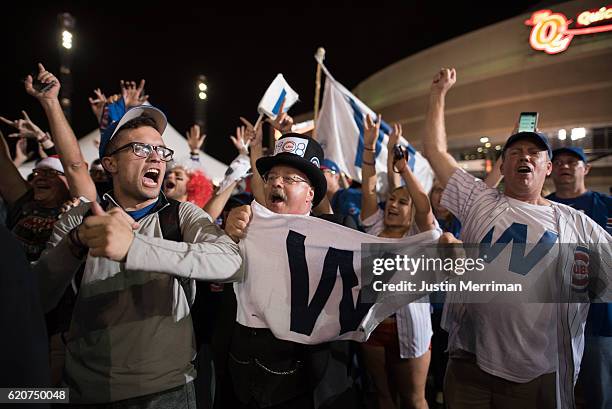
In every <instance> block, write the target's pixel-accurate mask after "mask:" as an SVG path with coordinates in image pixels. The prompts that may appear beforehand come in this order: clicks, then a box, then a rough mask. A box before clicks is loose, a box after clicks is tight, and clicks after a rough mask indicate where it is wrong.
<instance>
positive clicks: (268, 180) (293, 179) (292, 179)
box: [262, 173, 310, 185]
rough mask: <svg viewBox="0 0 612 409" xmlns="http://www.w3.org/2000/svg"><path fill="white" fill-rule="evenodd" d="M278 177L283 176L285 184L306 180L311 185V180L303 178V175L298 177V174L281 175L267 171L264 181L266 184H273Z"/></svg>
mask: <svg viewBox="0 0 612 409" xmlns="http://www.w3.org/2000/svg"><path fill="white" fill-rule="evenodd" d="M278 178H281V179H282V180H283V184H284V185H293V184H296V183H300V182H304V183H306V184H308V185H310V182H309V181H307V180H306V179H302V178H301V177H298V176H281V175H275V174H270V173H266V174H265V175H263V177H262V179H263V181H264V183H266V184H273V183H274V182H276V180H277V179H278Z"/></svg>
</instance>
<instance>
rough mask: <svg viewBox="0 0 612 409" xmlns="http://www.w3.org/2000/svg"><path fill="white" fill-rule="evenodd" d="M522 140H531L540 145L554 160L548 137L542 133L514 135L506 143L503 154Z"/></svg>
mask: <svg viewBox="0 0 612 409" xmlns="http://www.w3.org/2000/svg"><path fill="white" fill-rule="evenodd" d="M522 139H531V140H532V141H534V142H535V143H536V144H538V145H539V146H540V147H541V148H542V149H543V150H545V151H546V152H548V158H549V159H552V156H553V154H552V149H551V148H550V144H549V143H548V138H547V137H546V135H544V134H542V133H540V132H519V133H515V134H514V135H512V136H511V137H509V138H508V140H507V141H506V144H505V145H504V150H503V152H505V151H506V150H507V149H508V148H509V147H510V145H512V144H513V143H515V142H518V141H520V140H522Z"/></svg>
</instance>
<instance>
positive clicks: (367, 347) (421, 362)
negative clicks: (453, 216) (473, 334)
mask: <svg viewBox="0 0 612 409" xmlns="http://www.w3.org/2000/svg"><path fill="white" fill-rule="evenodd" d="M380 123H381V117H380V115H379V116H378V120H377V121H376V123H374V122H373V121H372V119H371V118H370V117H369V116H366V118H365V121H364V151H363V162H362V163H363V165H362V168H361V171H362V183H363V185H362V189H363V196H362V208H361V220H362V223H363V226H364V228H365V231H366V232H367V233H370V234H374V235H377V236H379V237H388V238H402V237H407V236H411V235H414V234H417V233H420V232H424V231H427V230H432V229H436V228H438V226H437V223H436V221H435V218H434V215H433V213H432V210H431V205H430V203H429V197H428V196H427V193H426V192H425V191H424V190H423V187H422V186H421V184H420V183H419V182H418V180H417V179H416V177H415V175H414V174H413V173H412V172H411V170H410V168H409V167H408V165H407V160H406V159H407V152H406V150H405V149H403V148H401V147H399V146H398V149H400V151H398V155H397V157H396V158H395V160H394V162H393V166H392V170H393V172H395V173H398V174H399V175H401V177H402V178H403V180H404V182H405V184H406V185H405V186H402V187H396V188H395V189H392V190H390V193H389V197H388V198H387V202H386V206H385V210H384V211H383V210H381V209H380V208H379V207H378V203H377V199H376V169H375V160H376V159H375V152H376V140H377V138H378V131H379V128H380ZM394 130H395V132H401V131H400V130H399V129H398V127H395V129H394ZM399 153H401V154H402V155H401V157H400V155H399ZM389 155H393V151H390V152H389ZM423 301H424V302H415V303H412V304H408V305H407V306H405V307H402V308H401V309H400V310H398V311H397V312H396V313H395V314H394V315H393V316H391V317H389V318H386V319H385V320H384V321H383V322H382V323H380V325H379V326H378V327H377V328H376V329H375V330H374V332H373V333H372V335H371V336H370V338H369V339H368V341H367V342H366V343H364V344H363V345H362V350H363V356H364V361H365V366H366V369H367V370H368V372H369V373H370V375H371V378H372V380H373V382H374V385H375V388H376V393H377V399H378V406H379V408H381V409H386V408H395V407H396V395H397V394H399V396H400V398H401V401H402V405H401V407H407V408H419V409H422V408H427V407H428V406H427V401H426V400H425V383H426V380H427V370H428V368H429V362H430V359H431V353H430V350H429V347H430V340H431V335H432V329H431V317H430V311H429V302H427V299H425V300H423Z"/></svg>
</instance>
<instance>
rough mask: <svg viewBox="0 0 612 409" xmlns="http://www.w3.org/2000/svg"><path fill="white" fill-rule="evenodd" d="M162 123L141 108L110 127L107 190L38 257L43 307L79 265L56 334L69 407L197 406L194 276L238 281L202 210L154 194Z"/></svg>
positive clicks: (104, 151)
mask: <svg viewBox="0 0 612 409" xmlns="http://www.w3.org/2000/svg"><path fill="white" fill-rule="evenodd" d="M166 125H167V121H166V116H165V115H164V113H163V112H162V111H160V110H159V109H157V108H154V107H152V106H145V105H142V106H137V107H134V108H131V109H129V110H128V111H127V112H125V113H123V114H122V115H121V117H120V118H119V120H118V121H116V122H114V123H111V124H110V125H109V127H108V128H107V129H106V130H105V132H104V133H103V135H102V140H101V143H100V157H101V163H102V166H103V167H104V170H105V171H106V172H108V173H109V174H110V175H111V178H112V182H113V190H112V191H111V192H107V193H105V194H104V195H103V197H102V199H103V205H102V206H100V205H99V204H98V203H96V202H94V203H85V204H82V205H80V206H78V207H76V208H74V209H72V210H71V211H69V212H68V213H67V214H66V215H65V216H64V217H63V218H62V219H61V220H59V221H58V222H57V223H56V224H55V228H54V230H53V233H52V235H51V238H50V240H49V243H48V250H47V251H45V253H44V254H43V256H42V257H41V259H40V261H39V262H38V264H37V265H36V270H37V272H38V277H39V281H40V289H41V298H42V302H43V307H44V308H45V309H46V310H49V309H51V308H53V307H54V305H55V304H57V302H58V300H59V298H60V297H61V295H62V293H63V292H64V290H65V289H66V287H67V286H68V285H70V283H71V280H72V279H73V277H74V275H75V273H76V271H77V270H79V269H81V268H82V269H83V270H82V271H83V276H82V280H81V282H80V286H79V289H78V294H77V300H76V305H75V307H74V311H73V313H72V321H71V324H70V328H69V330H68V331H67V332H66V333H64V334H63V337H62V338H63V339H64V342H65V344H66V361H65V367H64V377H63V381H64V382H65V384H67V386H68V387H69V388H70V401H71V403H76V404H96V405H95V407H99V408H102V407H104V408H106V407H124V408H127V407H139V408H161V407H164V408H166V407H172V408H193V407H195V394H194V386H193V380H194V378H195V376H196V371H195V369H194V367H193V364H192V361H193V360H194V358H195V352H196V349H195V343H194V334H193V325H192V320H191V314H190V306H191V305H192V304H193V301H194V298H195V281H194V280H196V279H197V280H210V281H215V282H224V281H231V280H235V279H236V277H237V272H238V271H239V267H240V265H241V262H242V259H241V257H240V254H239V252H238V246H237V245H236V244H235V243H234V242H233V241H232V240H231V239H230V238H229V237H228V236H227V235H225V234H224V233H223V231H222V230H220V229H219V228H218V227H217V226H216V225H214V224H213V223H212V222H211V220H210V217H209V216H208V215H207V214H206V213H205V212H204V211H203V210H202V209H200V208H199V207H197V206H196V205H194V204H192V203H189V202H182V203H179V202H177V201H174V200H172V199H167V198H166V197H165V196H164V194H163V193H162V192H160V189H161V187H162V181H163V176H164V173H165V171H166V163H167V162H168V161H170V160H171V159H172V156H173V151H172V149H170V148H169V147H167V146H166V145H165V144H164V141H163V138H162V133H163V132H164V129H165V128H166Z"/></svg>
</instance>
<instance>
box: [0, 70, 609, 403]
mask: <svg viewBox="0 0 612 409" xmlns="http://www.w3.org/2000/svg"><path fill="white" fill-rule="evenodd" d="M455 82H456V72H455V70H454V69H446V68H445V69H441V70H440V71H439V72H438V73H436V74H435V76H434V79H433V81H432V82H431V91H430V96H429V105H428V110H427V116H426V119H425V121H426V127H425V132H424V134H423V136H422V146H423V154H424V156H425V158H426V159H427V160H428V161H429V163H430V165H431V167H432V169H433V171H434V174H435V178H436V181H435V183H434V185H433V188H432V189H431V191H429V192H428V191H426V190H425V189H424V187H423V185H422V183H421V182H420V181H419V180H418V178H417V177H416V176H415V174H414V173H413V172H412V170H411V168H410V166H408V162H409V156H410V155H411V154H410V152H409V151H408V150H407V149H406V148H405V147H402V146H401V144H400V143H399V141H400V138H401V137H402V127H401V125H400V124H394V125H393V126H392V132H391V134H390V135H389V138H388V147H387V150H388V152H390V154H389V157H388V160H387V175H386V178H387V185H388V189H386V191H387V193H385V194H381V192H380V191H379V190H378V188H377V186H378V184H377V181H378V180H379V179H380V178H379V177H378V176H377V172H376V167H375V160H376V155H377V152H376V143H377V140H378V138H379V134H380V129H379V128H380V125H381V123H382V118H381V117H380V116H378V118H372V117H370V116H367V115H366V117H365V118H364V129H363V155H362V165H361V172H362V175H361V176H362V178H361V181H360V183H358V182H357V181H352V180H350V178H348V177H347V175H346V174H344V173H343V172H342V169H340V168H339V166H338V165H337V164H336V163H335V162H334V161H333V160H332V159H330V158H328V157H326V156H325V152H324V150H323V148H322V147H321V145H320V144H319V143H318V142H317V141H316V139H313V138H312V137H311V136H309V135H307V134H300V133H294V132H292V125H293V120H292V118H291V117H290V116H289V115H288V114H287V113H284V112H283V108H282V106H281V108H280V111H279V112H280V113H279V114H278V115H277V116H276V117H275V118H269V119H267V120H266V121H267V123H268V124H269V126H271V127H272V128H274V129H276V130H278V131H279V132H280V133H282V136H281V137H280V138H279V139H278V140H277V141H276V144H275V146H272V147H270V149H269V150H270V154H269V155H265V154H264V152H265V149H264V143H263V130H262V125H261V124H259V123H258V124H257V126H255V125H253V124H252V123H250V122H249V121H247V120H246V119H244V118H240V126H238V127H237V128H236V132H235V135H232V137H231V141H232V143H233V145H234V146H235V148H236V149H237V151H238V156H237V158H236V160H235V161H234V162H233V163H232V165H230V168H229V169H228V172H227V174H226V180H225V181H224V182H223V183H221V185H220V186H214V185H213V183H212V182H211V180H210V178H209V177H208V176H207V174H206V168H205V167H203V166H202V165H201V163H200V160H199V157H200V153H201V148H202V145H203V142H204V138H205V135H203V134H202V133H201V130H200V128H199V127H198V126H197V125H194V126H193V127H191V128H190V129H189V131H188V132H187V139H186V142H185V143H187V144H188V146H189V149H190V152H191V154H190V156H189V157H188V158H177V157H175V155H174V150H173V147H172V146H167V145H166V144H165V143H164V140H163V137H162V135H163V133H164V130H165V128H166V126H167V119H166V116H165V114H164V113H163V112H162V111H161V110H159V109H157V108H155V107H154V106H152V105H151V104H149V103H148V98H149V97H148V95H144V91H143V89H144V81H142V82H141V83H140V84H136V83H135V82H124V81H122V82H121V83H120V87H121V93H120V94H116V95H112V96H110V97H108V98H107V97H106V96H105V95H104V93H103V92H102V91H101V90H99V89H97V90H95V91H94V93H95V98H90V100H89V103H90V105H91V108H92V112H93V114H94V115H95V117H96V120H97V121H98V123H99V126H100V142H99V158H98V159H96V160H95V161H94V162H93V163H90V164H88V163H87V162H86V161H85V159H84V156H83V153H82V152H81V148H80V146H79V143H78V140H77V138H76V136H75V134H74V132H73V131H72V129H71V127H70V125H69V123H68V121H67V120H66V118H65V116H64V114H63V111H62V107H61V105H60V103H59V101H58V94H59V90H60V87H61V84H60V82H59V80H58V78H57V77H56V76H55V75H53V74H52V73H50V72H49V71H47V70H46V69H45V67H44V66H43V65H39V72H38V75H37V77H36V78H32V77H31V76H28V77H27V79H26V81H25V92H27V93H28V94H30V95H31V96H32V97H34V98H36V99H37V100H38V101H39V103H40V105H41V107H42V108H43V110H44V112H45V114H46V118H47V121H48V128H49V131H48V132H45V131H43V130H42V128H41V127H39V126H37V125H36V124H34V123H33V122H32V120H31V119H30V118H29V116H28V115H27V113H25V112H23V118H21V119H17V120H11V119H6V118H4V117H0V119H1V120H2V121H3V122H4V123H5V124H6V125H8V126H10V127H12V128H14V132H13V133H11V134H9V135H8V137H9V138H17V139H18V142H17V144H16V147H15V154H14V155H11V154H10V150H9V145H8V144H7V140H6V139H5V138H4V136H2V135H0V144H2V146H0V173H1V174H2V178H0V195H1V198H2V207H1V209H2V213H1V215H2V219H3V223H2V227H1V228H0V232H2V235H3V246H2V251H3V252H4V254H3V259H4V260H8V261H9V262H7V263H6V268H2V278H1V282H2V283H3V285H2V287H3V290H2V299H3V301H2V303H1V306H2V309H3V311H4V312H5V313H6V314H3V315H6V316H7V318H6V321H7V322H6V323H3V326H5V325H10V326H11V328H14V329H15V330H13V331H11V332H12V335H11V336H10V339H5V340H4V341H3V342H4V344H3V346H4V348H2V349H3V351H4V354H7V355H6V358H2V361H3V365H2V368H1V369H0V371H1V372H2V374H1V376H0V379H2V385H1V386H3V387H68V388H69V391H70V407H75V408H77V407H78V408H81V407H83V408H195V407H199V408H213V407H214V408H239V407H244V408H380V409H387V408H419V409H422V408H427V407H431V408H435V407H438V408H443V407H446V408H449V409H455V408H459V409H461V408H518V407H521V408H538V409H540V408H555V407H556V408H572V407H575V405H576V404H578V405H579V406H582V407H585V408H598V409H599V408H601V409H603V408H610V407H612V308H611V304H607V303H594V304H591V305H590V306H589V304H588V303H580V304H578V303H547V304H544V303H537V304H536V303H515V304H477V303H461V302H457V301H456V300H454V299H453V298H454V295H453V294H450V293H449V294H446V295H445V294H443V293H433V294H430V295H428V296H427V297H426V298H425V299H421V300H419V302H414V303H410V304H407V305H405V306H403V307H401V308H400V309H398V310H397V311H396V312H395V313H394V314H392V315H390V316H389V317H387V318H386V319H384V320H383V321H382V322H381V323H380V324H379V325H378V326H377V327H376V329H375V330H374V332H373V333H372V334H371V335H370V337H369V339H367V341H366V342H364V343H357V342H354V341H345V340H342V341H341V340H332V341H330V342H326V343H324V344H318V345H306V344H301V343H298V342H293V341H288V340H284V339H279V338H277V337H275V336H274V334H273V333H272V332H271V331H270V330H269V329H268V328H266V327H265V326H264V327H262V326H249V325H242V324H241V323H239V322H238V321H237V319H236V315H237V310H240V309H241V303H245V302H247V303H248V300H246V301H245V300H244V299H243V297H242V296H237V295H236V294H234V290H233V284H232V283H234V282H245V281H246V280H248V279H249V275H248V266H246V265H245V263H244V261H243V254H242V248H241V241H243V240H244V239H245V238H246V237H247V236H248V234H249V224H250V222H251V219H252V217H253V214H252V208H251V203H252V202H253V201H256V202H257V203H258V204H260V205H261V206H264V207H265V208H266V209H268V210H269V211H271V212H273V213H277V214H283V215H302V216H304V215H306V216H311V217H313V218H319V219H323V220H326V221H328V222H330V223H335V224H336V225H337V228H338V229H355V230H360V231H362V232H365V233H367V234H370V235H373V236H378V237H381V238H394V239H403V238H406V237H410V236H413V235H416V234H419V233H422V232H426V231H437V232H439V233H440V239H439V241H440V242H441V243H461V242H465V243H488V244H489V245H490V244H491V243H496V242H497V243H507V242H509V241H513V242H514V243H515V244H517V243H523V244H524V243H542V242H545V243H551V244H553V243H576V244H578V243H579V244H580V245H581V246H583V248H587V249H588V248H589V246H595V245H599V246H602V247H603V248H604V249H603V250H602V251H601V257H600V258H599V259H598V260H599V262H600V264H602V265H603V267H601V270H604V271H610V270H612V268H611V266H610V264H611V263H612V261H611V260H610V258H609V256H610V250H609V246H610V242H611V239H612V237H611V235H610V234H611V233H612V226H611V224H610V219H611V217H612V198H611V197H610V196H609V195H606V194H603V193H598V192H593V191H590V190H588V189H587V186H586V184H585V176H586V175H587V174H588V172H589V170H590V165H589V161H588V158H587V156H586V155H585V154H584V152H583V151H582V150H581V149H580V148H576V147H567V148H562V149H558V150H555V151H553V150H552V149H551V147H550V144H549V142H548V140H547V138H546V136H545V135H543V134H542V133H539V132H537V131H533V132H512V134H511V136H509V138H508V139H507V141H506V143H505V145H504V147H503V149H502V151H501V156H500V159H499V160H498V162H497V164H496V171H494V172H492V173H491V174H490V175H489V177H487V179H486V180H484V181H483V180H480V179H478V178H476V177H474V176H472V175H470V174H469V173H467V172H466V171H464V170H463V169H461V167H460V166H459V165H458V163H457V162H456V160H455V159H454V158H453V156H451V155H450V154H449V153H448V148H447V140H446V130H445V125H444V109H445V97H446V94H447V92H449V90H450V89H451V88H452V87H453V85H454V84H455ZM28 139H31V140H35V141H36V143H37V144H38V146H39V149H38V153H37V156H38V157H39V158H40V159H38V161H37V163H36V165H35V167H34V170H33V171H32V173H31V174H30V175H29V176H28V177H27V178H24V177H22V176H21V174H20V172H19V167H20V166H21V165H22V164H23V163H24V162H26V161H27V160H29V159H31V158H32V155H33V153H31V152H28V151H27V140H28ZM298 145H299V146H303V147H304V148H303V149H300V150H293V149H291V148H290V147H294V146H298ZM391 152H393V154H391ZM245 166H246V168H245ZM239 168H240V169H248V168H250V172H248V173H247V172H241V171H239ZM237 175H238V176H237ZM548 176H551V177H552V181H553V183H554V186H555V192H554V193H551V194H550V195H548V196H546V197H544V196H543V195H542V189H543V186H544V182H545V180H546V178H547V177H548ZM502 178H503V189H501V188H499V187H498V184H499V182H500V180H501V179H502ZM504 240H506V241H504ZM4 243H7V244H4ZM552 251H553V253H554V251H555V250H552ZM553 253H551V254H548V255H547V257H549V258H550V257H552V258H555V257H557V258H562V254H561V253H560V252H559V250H557V254H556V255H555V254H553ZM261 257H266V254H262V255H261ZM592 257H593V259H595V255H593V256H592ZM537 262H539V261H538V260H536V262H535V263H536V265H535V268H533V270H534V274H538V268H539V267H538V265H537ZM559 263H561V261H560V262H559ZM568 263H569V262H568ZM559 265H561V264H556V263H550V264H549V265H548V267H546V268H557V267H558V266H559ZM569 265H571V263H570V264H569ZM550 266H552V267H550ZM532 267H533V266H532ZM543 268H544V267H543ZM15 275H18V276H20V277H22V278H20V277H18V278H15ZM604 281H605V280H604ZM4 284H6V285H4ZM5 295H6V296H5ZM568 317H571V318H568ZM5 335H7V336H8V332H6V333H5ZM26 357H27V358H26ZM576 384H577V385H578V386H575V385H576Z"/></svg>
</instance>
